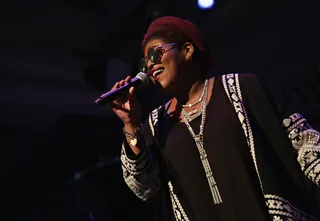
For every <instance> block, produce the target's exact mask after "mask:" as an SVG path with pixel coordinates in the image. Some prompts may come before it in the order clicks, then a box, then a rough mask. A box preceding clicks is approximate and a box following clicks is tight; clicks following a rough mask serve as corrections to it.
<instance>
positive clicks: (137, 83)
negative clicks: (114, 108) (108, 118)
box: [95, 72, 149, 105]
mask: <svg viewBox="0 0 320 221" xmlns="http://www.w3.org/2000/svg"><path fill="white" fill-rule="evenodd" d="M148 84H149V77H148V75H147V74H146V73H143V72H140V73H138V74H137V75H136V77H134V78H132V79H131V81H130V82H129V83H127V84H125V85H123V86H122V87H119V88H117V89H114V90H111V91H109V92H107V93H105V94H102V95H101V96H100V97H99V98H98V99H97V100H96V101H95V103H96V104H99V105H105V104H107V103H109V102H111V101H113V100H115V99H117V98H118V97H120V96H122V95H123V92H125V91H129V89H130V88H131V87H134V88H135V89H138V88H140V87H145V86H147V85H148Z"/></svg>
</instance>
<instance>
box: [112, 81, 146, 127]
mask: <svg viewBox="0 0 320 221" xmlns="http://www.w3.org/2000/svg"><path fill="white" fill-rule="evenodd" d="M130 81H131V77H130V76H128V77H126V78H125V79H123V80H121V81H119V82H117V83H116V84H115V85H114V86H113V87H112V89H111V90H114V89H117V88H119V87H122V86H123V85H125V84H127V83H129V82H130ZM111 108H112V110H113V111H114V112H115V114H116V115H117V116H118V117H119V118H120V119H121V120H122V122H123V123H124V125H125V126H126V127H132V128H134V127H138V126H139V125H140V118H141V105H140V103H139V101H138V99H137V97H136V96H135V92H134V87H131V88H130V89H129V92H124V93H123V95H122V96H121V97H119V98H118V99H116V100H114V101H113V102H112V103H111Z"/></svg>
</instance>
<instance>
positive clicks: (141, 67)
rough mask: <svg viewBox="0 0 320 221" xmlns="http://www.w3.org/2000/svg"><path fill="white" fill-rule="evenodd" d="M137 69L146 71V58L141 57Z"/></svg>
mask: <svg viewBox="0 0 320 221" xmlns="http://www.w3.org/2000/svg"><path fill="white" fill-rule="evenodd" d="M139 69H140V71H141V72H143V73H147V72H148V65H147V63H146V60H145V59H144V58H142V59H141V60H140V63H139Z"/></svg>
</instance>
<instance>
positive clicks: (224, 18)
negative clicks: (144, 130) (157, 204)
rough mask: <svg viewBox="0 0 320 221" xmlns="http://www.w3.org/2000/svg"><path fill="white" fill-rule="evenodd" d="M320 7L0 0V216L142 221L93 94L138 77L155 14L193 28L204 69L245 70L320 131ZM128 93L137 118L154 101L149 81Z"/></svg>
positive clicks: (178, 0)
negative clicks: (209, 54) (207, 65)
mask: <svg viewBox="0 0 320 221" xmlns="http://www.w3.org/2000/svg"><path fill="white" fill-rule="evenodd" d="M319 6H320V2H319V1H316V0H309V1H298V0H291V1H287V0H279V1H261V0H247V1H244V0H225V1H224V0H217V1H216V5H215V7H213V8H212V9H211V10H207V11H201V10H200V9H198V8H197V3H196V0H171V1H169V0H163V1H161V0H158V1H150V0H149V1H145V0H135V1H132V0H123V1H120V0H118V1H115V0H112V1H111V0H91V1H89V0H77V1H76V0H64V1H62V0H41V1H40V0H29V1H22V0H12V1H6V2H4V3H1V7H0V11H1V12H0V16H1V30H0V33H1V34H0V47H1V49H0V57H1V59H0V73H1V78H0V79H1V81H0V85H1V88H0V91H1V96H0V99H1V100H0V101H1V108H0V129H1V133H0V134H1V137H0V138H1V139H0V147H1V154H0V156H1V159H0V162H1V164H2V165H1V169H2V173H1V178H0V180H1V183H2V185H1V186H2V187H1V190H2V192H1V201H2V204H3V205H4V206H3V212H2V213H1V214H2V215H1V216H2V217H0V219H1V220H17V221H22V220H24V221H29V220H30V221H31V220H33V221H36V220H62V221H64V220H77V221H82V220H89V221H93V220H96V221H97V220H110V221H115V220H129V219H130V220H148V221H149V220H152V218H151V217H150V212H149V211H150V208H149V207H148V205H145V203H143V202H141V201H140V200H138V199H137V198H136V197H135V196H134V195H133V193H131V191H130V190H129V189H128V188H127V187H126V185H125V184H124V181H123V179H122V175H121V169H120V164H119V157H118V156H119V151H120V143H121V141H122V132H121V127H122V125H121V122H120V121H119V120H118V119H116V118H115V116H114V115H113V114H112V112H111V110H110V109H109V108H107V107H106V108H101V107H97V106H95V105H94V104H93V101H94V100H95V99H96V98H97V97H98V95H100V94H101V93H102V92H103V91H108V90H109V89H110V88H111V87H112V85H113V84H114V83H115V82H116V81H118V80H120V79H122V78H123V77H125V76H126V75H132V76H134V75H135V74H136V73H137V61H138V59H139V58H140V57H141V56H142V52H141V48H140V42H141V39H142V37H143V34H144V32H145V31H146V29H147V26H148V24H149V23H150V22H151V21H152V20H153V19H154V18H156V17H157V16H160V15H175V16H180V17H183V18H185V19H189V20H191V21H193V22H194V23H196V24H197V25H199V26H200V27H201V28H203V30H204V31H205V33H206V36H207V38H208V39H209V41H210V43H211V47H212V51H213V57H214V59H213V64H214V67H213V70H212V75H220V74H224V73H228V72H240V73H245V72H250V73H256V74H257V75H259V76H260V77H261V79H263V80H264V81H265V82H267V83H268V84H269V85H271V86H272V87H274V88H276V89H277V90H278V91H279V92H280V93H281V94H282V95H283V96H284V97H285V98H286V99H287V100H288V101H290V102H292V103H294V105H295V106H296V108H297V109H298V110H299V111H300V112H301V113H303V114H304V115H305V116H307V118H308V119H309V121H310V122H311V123H312V124H313V126H314V127H316V128H320V112H319V110H320V105H319V100H320V99H319V98H320V86H319V85H320V84H319V82H320V81H319V78H320V77H319V71H318V72H317V71H316V68H317V66H316V64H317V63H319V62H320V55H319V50H320V44H319V39H320V34H319V18H320V14H319V13H318V12H319V9H320V7H319ZM138 94H139V98H140V99H141V102H142V104H143V105H144V112H145V114H146V113H147V112H148V111H149V110H151V109H152V108H154V107H156V106H158V105H160V104H161V103H162V102H163V101H164V100H165V97H163V96H161V95H160V93H159V92H158V91H157V90H156V89H155V88H154V87H153V86H152V85H150V86H148V88H144V89H141V90H140V91H139V93H138ZM77 172H81V173H80V174H77ZM75 174H76V175H75ZM74 175H75V176H74ZM77 175H78V176H77Z"/></svg>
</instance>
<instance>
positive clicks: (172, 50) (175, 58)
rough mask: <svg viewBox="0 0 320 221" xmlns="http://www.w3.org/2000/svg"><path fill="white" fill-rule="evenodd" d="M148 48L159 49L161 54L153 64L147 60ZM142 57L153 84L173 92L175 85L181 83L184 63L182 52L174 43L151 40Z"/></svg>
mask: <svg viewBox="0 0 320 221" xmlns="http://www.w3.org/2000/svg"><path fill="white" fill-rule="evenodd" d="M150 47H160V48H161V49H162V52H163V54H162V53H161V54H162V56H161V57H160V59H159V60H158V61H155V62H154V63H153V62H152V61H150V59H149V58H150V56H149V55H150V53H149V52H150V50H149V48H150ZM144 56H145V58H146V59H145V60H146V61H147V62H146V64H147V67H148V68H147V72H148V74H149V76H150V79H151V80H152V81H153V82H154V83H155V84H160V85H161V87H162V88H163V89H165V90H167V91H169V92H170V91H171V92H174V90H175V88H178V87H177V86H178V85H177V84H179V83H182V82H181V81H183V64H184V61H185V56H184V55H183V52H182V51H180V50H179V49H178V48H177V47H176V45H175V44H174V43H173V44H172V43H167V42H165V41H163V40H162V39H157V38H156V39H151V40H150V41H149V42H148V43H147V44H146V47H145V49H144ZM151 60H152V59H151Z"/></svg>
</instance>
